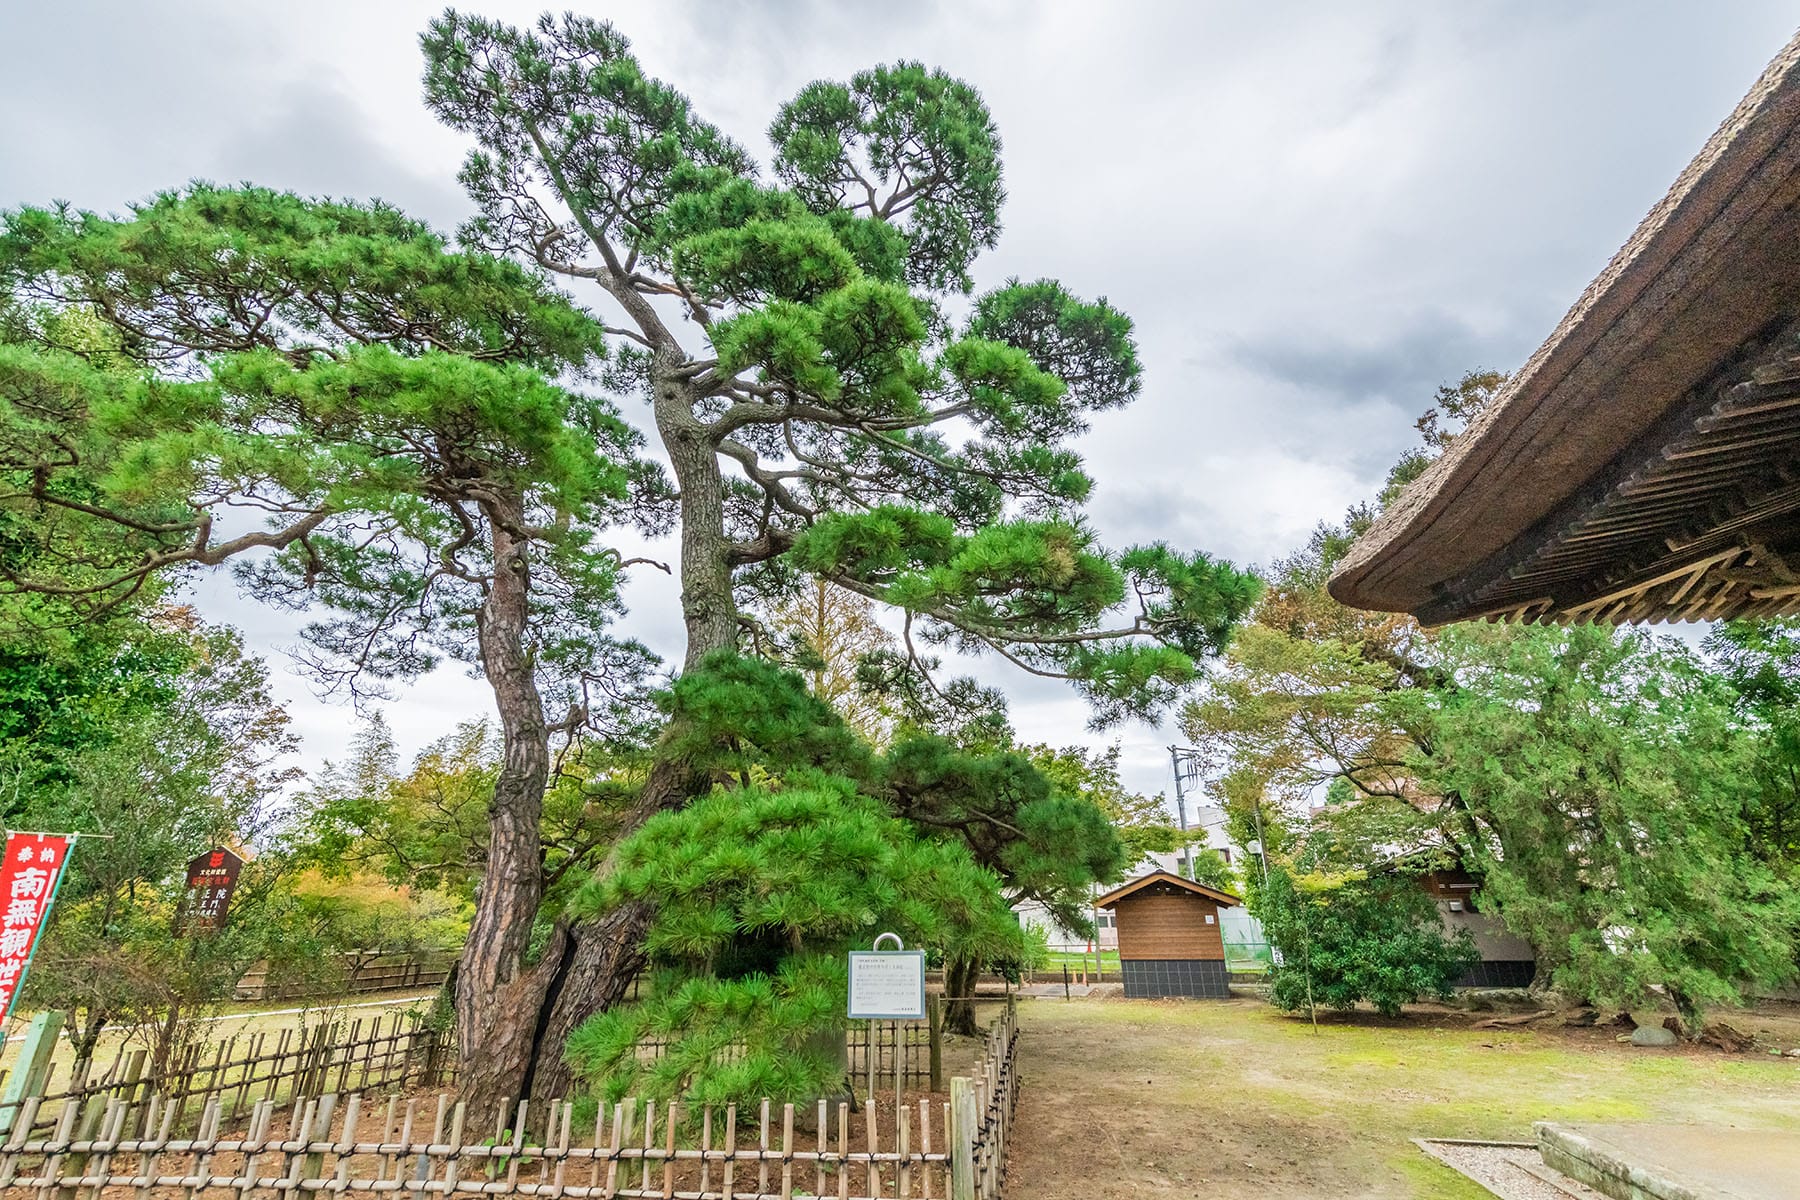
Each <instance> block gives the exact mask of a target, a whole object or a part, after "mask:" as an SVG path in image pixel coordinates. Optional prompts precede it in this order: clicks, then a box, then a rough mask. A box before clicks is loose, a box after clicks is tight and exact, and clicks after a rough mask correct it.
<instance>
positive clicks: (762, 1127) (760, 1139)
mask: <svg viewBox="0 0 1800 1200" xmlns="http://www.w3.org/2000/svg"><path fill="white" fill-rule="evenodd" d="M756 1191H757V1193H758V1194H759V1195H767V1194H768V1192H769V1098H768V1097H767V1096H764V1097H763V1102H762V1119H761V1120H760V1121H758V1122H757V1123H756Z"/></svg>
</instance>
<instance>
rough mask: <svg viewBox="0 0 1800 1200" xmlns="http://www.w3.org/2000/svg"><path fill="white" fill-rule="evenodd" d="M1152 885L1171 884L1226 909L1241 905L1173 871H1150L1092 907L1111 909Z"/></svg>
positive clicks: (1236, 899)
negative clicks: (1224, 906)
mask: <svg viewBox="0 0 1800 1200" xmlns="http://www.w3.org/2000/svg"><path fill="white" fill-rule="evenodd" d="M1153 883H1172V884H1174V885H1175V886H1176V887H1179V888H1184V889H1186V890H1187V891H1190V892H1192V893H1194V894H1195V895H1196V896H1204V897H1206V898H1207V899H1208V900H1212V901H1214V902H1216V903H1219V904H1223V905H1226V906H1228V907H1229V906H1232V905H1238V904H1242V903H1243V901H1242V900H1241V899H1239V898H1238V897H1236V896H1234V895H1232V894H1231V893H1230V892H1221V891H1220V890H1219V889H1218V888H1211V887H1207V886H1206V885H1205V884H1204V883H1195V882H1194V881H1193V880H1191V879H1183V878H1182V877H1181V876H1179V875H1177V874H1175V873H1174V872H1173V871H1152V872H1150V873H1149V874H1148V875H1140V876H1138V877H1137V878H1136V879H1133V880H1131V881H1129V882H1127V883H1124V884H1121V885H1120V886H1119V887H1116V888H1114V889H1113V890H1112V891H1110V892H1108V893H1106V895H1104V896H1102V897H1100V898H1099V899H1098V900H1096V901H1094V907H1095V908H1111V907H1112V906H1113V905H1115V904H1117V903H1118V902H1119V901H1121V900H1124V899H1126V898H1127V897H1129V896H1131V895H1132V894H1133V893H1135V892H1139V891H1142V890H1143V889H1144V888H1147V887H1149V886H1150V885H1151V884H1153Z"/></svg>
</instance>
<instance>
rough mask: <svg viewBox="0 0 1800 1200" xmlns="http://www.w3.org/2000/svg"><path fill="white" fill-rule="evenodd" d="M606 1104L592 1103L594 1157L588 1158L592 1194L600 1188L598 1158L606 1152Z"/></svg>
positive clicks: (590, 1192) (589, 1190)
mask: <svg viewBox="0 0 1800 1200" xmlns="http://www.w3.org/2000/svg"><path fill="white" fill-rule="evenodd" d="M605 1134H606V1105H604V1104H596V1105H594V1157H593V1158H592V1159H591V1160H590V1161H591V1162H592V1164H593V1165H592V1167H591V1169H590V1170H589V1171H588V1192H589V1194H592V1193H593V1192H596V1191H598V1190H599V1188H600V1160H601V1159H602V1158H603V1157H604V1156H605V1154H606V1140H605Z"/></svg>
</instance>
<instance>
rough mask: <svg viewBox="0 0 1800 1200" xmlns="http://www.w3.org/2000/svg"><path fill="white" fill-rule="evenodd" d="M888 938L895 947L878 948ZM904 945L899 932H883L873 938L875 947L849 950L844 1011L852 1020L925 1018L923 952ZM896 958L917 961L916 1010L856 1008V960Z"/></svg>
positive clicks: (912, 1019)
mask: <svg viewBox="0 0 1800 1200" xmlns="http://www.w3.org/2000/svg"><path fill="white" fill-rule="evenodd" d="M888 938H893V939H894V947H895V948H894V949H892V950H882V949H880V946H881V943H882V942H884V941H886V940H887V939H888ZM904 945H905V943H904V942H902V941H901V940H900V935H899V934H897V933H884V934H882V935H881V936H880V937H878V938H876V939H875V946H876V949H874V950H852V951H850V961H849V985H850V986H849V988H848V989H847V991H848V993H849V995H848V996H847V997H846V1001H845V1011H846V1013H847V1015H848V1016H849V1017H850V1019H851V1020H853V1021H923V1020H924V1019H925V952H924V951H923V950H906V949H902V947H903V946H904ZM897 958H909V959H913V960H915V961H916V962H917V963H918V968H917V969H918V977H919V1000H918V1007H917V1010H916V1011H913V1012H870V1011H868V1010H866V1009H859V1008H857V1007H856V964H857V962H858V961H859V960H863V959H887V960H890V961H891V960H893V959H897Z"/></svg>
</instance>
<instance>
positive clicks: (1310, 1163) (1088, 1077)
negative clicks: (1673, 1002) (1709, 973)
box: [1006, 1000, 1800, 1200]
mask: <svg viewBox="0 0 1800 1200" xmlns="http://www.w3.org/2000/svg"><path fill="white" fill-rule="evenodd" d="M1019 1011H1020V1017H1021V1023H1022V1026H1023V1029H1024V1038H1023V1040H1022V1041H1021V1043H1020V1069H1021V1073H1022V1077H1023V1084H1024V1090H1023V1093H1022V1097H1021V1100H1020V1105H1019V1113H1018V1120H1017V1123H1016V1125H1015V1132H1014V1135H1013V1140H1012V1144H1011V1147H1010V1150H1011V1167H1010V1171H1009V1174H1008V1178H1007V1189H1006V1194H1007V1196H1008V1200H1124V1198H1126V1197H1132V1198H1139V1197H1165V1196H1166V1197H1183V1198H1187V1197H1200V1196H1203V1197H1205V1198H1206V1200H1240V1198H1241V1200H1252V1198H1254V1200H1287V1198H1290V1197H1291V1198H1293V1200H1300V1198H1302V1197H1304V1198H1306V1200H1315V1198H1331V1200H1339V1198H1371V1200H1372V1198H1376V1197H1379V1198H1382V1200H1387V1198H1389V1197H1395V1198H1402V1200H1404V1198H1407V1197H1418V1198H1421V1200H1423V1198H1425V1197H1430V1198H1432V1200H1489V1198H1488V1197H1487V1195H1486V1193H1485V1192H1484V1191H1482V1190H1481V1189H1480V1188H1478V1187H1476V1185H1474V1184H1473V1183H1471V1182H1469V1181H1468V1180H1466V1179H1464V1178H1462V1177H1461V1176H1459V1175H1457V1174H1456V1173H1455V1172H1453V1171H1451V1170H1450V1169H1449V1168H1447V1167H1445V1166H1443V1165H1441V1164H1439V1163H1437V1162H1434V1161H1433V1160H1431V1159H1429V1158H1427V1157H1426V1156H1425V1155H1424V1154H1423V1153H1422V1152H1421V1151H1419V1150H1418V1148H1417V1147H1415V1146H1414V1145H1413V1144H1412V1142H1411V1139H1412V1138H1415V1137H1448V1138H1492V1139H1496V1140H1520V1141H1525V1140H1530V1138H1531V1136H1532V1131H1531V1126H1532V1122H1533V1121H1536V1120H1544V1119H1548V1120H1560V1121H1569V1122H1592V1121H1614V1122H1618V1121H1665V1122H1691V1121H1709V1122H1716V1123H1720V1124H1729V1125H1735V1126H1738V1127H1746V1128H1765V1129H1774V1130H1785V1131H1788V1132H1790V1133H1792V1134H1795V1135H1800V1102H1797V1100H1796V1098H1797V1097H1800V1059H1793V1058H1778V1057H1773V1056H1770V1055H1768V1054H1767V1053H1751V1054H1738V1055H1728V1054H1724V1053H1721V1052H1719V1051H1716V1050H1710V1049H1704V1048H1690V1047H1681V1048H1677V1049H1674V1050H1646V1049H1636V1048H1633V1047H1631V1046H1627V1045H1622V1044H1620V1043H1619V1042H1617V1041H1616V1040H1615V1037H1616V1035H1617V1034H1618V1033H1619V1031H1618V1030H1617V1029H1614V1028H1607V1027H1598V1028H1586V1029H1578V1028H1565V1027H1563V1026H1561V1025H1560V1024H1557V1023H1556V1022H1555V1021H1554V1020H1552V1021H1551V1022H1547V1023H1540V1024H1539V1025H1538V1026H1534V1027H1504V1028H1498V1029H1496V1028H1487V1029H1478V1028H1475V1027H1474V1026H1475V1024H1476V1023H1477V1022H1479V1021H1481V1020H1484V1019H1486V1018H1487V1017H1489V1016H1491V1014H1469V1013H1463V1012H1455V1011H1449V1010H1444V1009H1438V1008H1422V1009H1420V1010H1419V1011H1417V1012H1409V1013H1408V1014H1407V1015H1406V1016H1404V1017H1402V1018H1400V1019H1398V1020H1394V1021H1389V1020H1384V1019H1382V1018H1380V1017H1376V1016H1374V1015H1373V1014H1353V1015H1351V1016H1350V1017H1348V1018H1339V1019H1335V1020H1331V1021H1322V1022H1321V1025H1320V1028H1319V1030H1318V1032H1317V1033H1314V1032H1313V1030H1312V1027H1311V1026H1310V1025H1308V1024H1307V1023H1306V1022H1304V1021H1302V1020H1298V1019H1295V1018H1292V1017H1287V1016H1283V1015H1281V1014H1279V1013H1277V1012H1275V1011H1274V1010H1272V1009H1270V1008H1269V1007H1268V1006H1267V1005H1265V1004H1263V1003H1262V1002H1261V1001H1258V1000H1230V1001H1190V1002H1180V1001H1140V1000H1131V1001H1126V1000H1112V1001H1108V1000H1086V1001H1082V1000H1077V1001H1075V1002H1073V1003H1066V1002H1063V1001H1061V1000H1032V1001H1028V1002H1025V1003H1022V1004H1021V1005H1020V1009H1019ZM1725 1019H1726V1020H1728V1021H1730V1022H1731V1023H1732V1024H1734V1025H1736V1026H1737V1027H1738V1028H1740V1029H1745V1030H1750V1029H1756V1028H1763V1029H1768V1030H1773V1031H1774V1034H1773V1036H1775V1037H1776V1038H1777V1039H1778V1040H1779V1039H1782V1038H1785V1037H1788V1036H1789V1035H1790V1034H1791V1035H1793V1038H1794V1040H1792V1041H1782V1045H1783V1046H1784V1047H1785V1046H1789V1045H1793V1044H1796V1042H1800V1025H1797V1023H1796V1022H1795V1021H1794V1019H1793V1014H1792V1012H1791V1011H1782V1010H1777V1011H1774V1012H1773V1013H1772V1014H1770V1013H1765V1014H1755V1015H1753V1014H1743V1015H1735V1014H1734V1015H1728V1016H1726V1018H1725Z"/></svg>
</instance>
